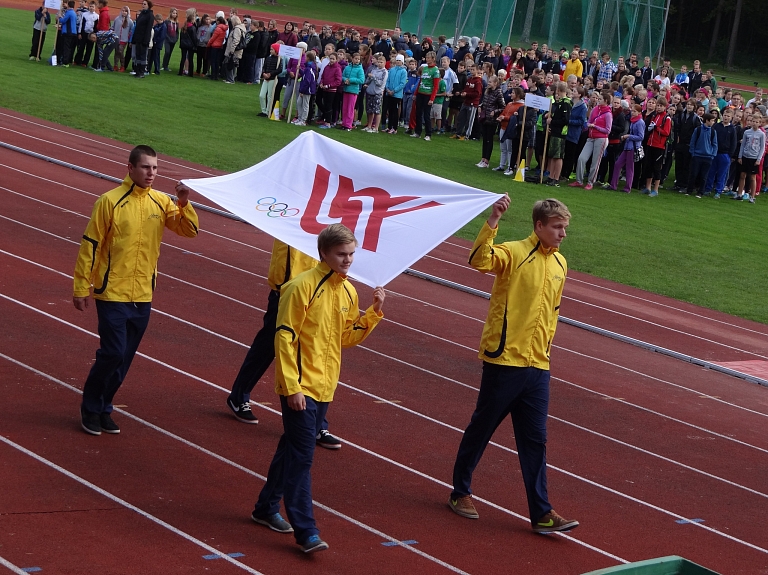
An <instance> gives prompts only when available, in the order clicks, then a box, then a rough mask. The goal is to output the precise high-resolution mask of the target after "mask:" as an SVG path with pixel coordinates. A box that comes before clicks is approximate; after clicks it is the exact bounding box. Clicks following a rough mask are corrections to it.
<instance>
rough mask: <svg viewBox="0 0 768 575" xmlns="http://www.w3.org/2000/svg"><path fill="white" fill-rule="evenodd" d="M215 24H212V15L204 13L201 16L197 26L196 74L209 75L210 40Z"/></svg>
mask: <svg viewBox="0 0 768 575" xmlns="http://www.w3.org/2000/svg"><path fill="white" fill-rule="evenodd" d="M215 29H216V27H215V26H211V17H210V16H208V14H203V17H202V18H200V23H199V24H198V26H197V47H196V49H195V52H196V54H197V68H196V70H195V76H207V75H208V66H209V62H208V40H210V39H211V35H212V34H213V31H214V30H215Z"/></svg>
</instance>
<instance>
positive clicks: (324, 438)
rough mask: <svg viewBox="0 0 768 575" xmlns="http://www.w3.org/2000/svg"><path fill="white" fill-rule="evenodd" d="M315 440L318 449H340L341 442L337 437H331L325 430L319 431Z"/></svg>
mask: <svg viewBox="0 0 768 575" xmlns="http://www.w3.org/2000/svg"><path fill="white" fill-rule="evenodd" d="M315 439H316V440H317V444H318V445H319V446H320V447H325V448H326V449H341V440H340V439H339V438H338V437H334V436H333V435H331V434H330V432H329V431H328V430H327V429H321V430H320V433H318V434H317V437H315Z"/></svg>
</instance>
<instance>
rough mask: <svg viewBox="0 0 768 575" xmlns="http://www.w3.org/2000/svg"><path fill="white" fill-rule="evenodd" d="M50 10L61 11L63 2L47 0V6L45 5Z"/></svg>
mask: <svg viewBox="0 0 768 575" xmlns="http://www.w3.org/2000/svg"><path fill="white" fill-rule="evenodd" d="M43 5H44V6H45V7H46V8H48V10H57V11H58V10H59V9H61V0H45V4H43Z"/></svg>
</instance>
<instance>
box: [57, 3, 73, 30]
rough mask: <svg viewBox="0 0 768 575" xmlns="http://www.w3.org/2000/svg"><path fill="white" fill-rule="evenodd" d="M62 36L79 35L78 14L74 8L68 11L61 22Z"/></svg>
mask: <svg viewBox="0 0 768 575" xmlns="http://www.w3.org/2000/svg"><path fill="white" fill-rule="evenodd" d="M59 24H61V33H62V34H77V14H75V11H74V10H73V9H72V8H69V9H67V11H66V12H65V13H64V17H63V18H62V19H61V20H59Z"/></svg>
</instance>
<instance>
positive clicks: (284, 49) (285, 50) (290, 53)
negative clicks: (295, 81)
mask: <svg viewBox="0 0 768 575" xmlns="http://www.w3.org/2000/svg"><path fill="white" fill-rule="evenodd" d="M301 53H302V50H301V48H296V47H294V46H286V45H285V44H280V52H279V54H280V56H285V57H286V58H290V59H292V60H300V59H301Z"/></svg>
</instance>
